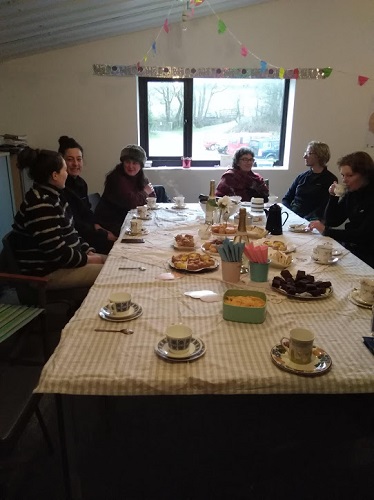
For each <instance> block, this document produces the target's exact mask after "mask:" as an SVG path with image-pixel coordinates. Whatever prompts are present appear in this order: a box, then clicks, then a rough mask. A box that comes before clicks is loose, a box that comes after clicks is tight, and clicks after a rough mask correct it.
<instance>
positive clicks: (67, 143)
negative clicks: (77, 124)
mask: <svg viewBox="0 0 374 500" xmlns="http://www.w3.org/2000/svg"><path fill="white" fill-rule="evenodd" d="M58 142H59V144H60V147H59V150H58V151H59V153H61V155H62V156H63V158H64V160H65V162H66V167H67V171H68V177H67V179H66V183H65V190H64V195H65V198H66V199H67V201H68V203H69V205H70V208H71V211H72V212H73V217H74V226H75V229H76V230H77V231H78V233H79V234H80V236H82V238H83V239H84V240H85V241H87V242H88V243H89V244H90V245H92V246H93V247H94V248H95V250H96V251H97V252H99V253H102V254H106V255H107V254H108V253H109V252H110V249H111V248H112V246H113V243H114V242H115V241H116V239H117V238H116V236H114V234H113V233H112V232H110V231H108V230H106V229H105V228H103V227H101V226H100V224H97V223H96V222H95V216H94V214H93V212H92V210H91V205H90V202H89V200H88V188H87V183H86V181H85V180H84V179H82V177H81V176H80V174H81V172H82V167H83V148H82V146H80V145H79V144H78V142H77V141H76V140H75V139H73V138H72V137H68V136H66V135H63V136H61V137H60V138H59V140H58Z"/></svg>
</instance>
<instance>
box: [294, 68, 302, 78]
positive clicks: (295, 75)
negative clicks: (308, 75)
mask: <svg viewBox="0 0 374 500" xmlns="http://www.w3.org/2000/svg"><path fill="white" fill-rule="evenodd" d="M299 74H300V73H299V68H295V69H294V70H293V76H294V78H296V80H297V79H298V78H299Z"/></svg>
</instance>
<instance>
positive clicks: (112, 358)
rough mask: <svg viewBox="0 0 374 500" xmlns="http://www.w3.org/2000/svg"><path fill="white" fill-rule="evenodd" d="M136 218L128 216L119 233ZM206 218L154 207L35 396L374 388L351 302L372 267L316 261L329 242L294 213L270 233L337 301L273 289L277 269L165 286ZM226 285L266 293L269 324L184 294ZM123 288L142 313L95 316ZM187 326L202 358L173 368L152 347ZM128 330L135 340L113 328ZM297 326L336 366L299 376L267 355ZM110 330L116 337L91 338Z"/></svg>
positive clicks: (360, 317) (361, 318) (366, 314)
mask: <svg viewBox="0 0 374 500" xmlns="http://www.w3.org/2000/svg"><path fill="white" fill-rule="evenodd" d="M131 216H132V214H129V216H128V217H127V219H126V221H125V224H124V227H123V231H124V230H125V229H126V228H127V227H128V223H129V220H130V217H131ZM202 222H203V213H202V212H201V210H200V208H199V205H198V204H191V205H188V206H187V208H186V209H184V210H174V209H173V208H171V205H164V206H162V207H160V208H159V209H158V210H154V211H152V219H151V220H149V221H145V222H144V227H145V228H146V229H147V230H148V231H149V234H147V235H145V236H144V238H145V243H143V244H123V243H121V242H120V241H119V240H118V242H116V244H115V245H114V247H113V250H112V251H111V254H110V256H109V258H108V260H107V262H106V264H105V266H104V268H103V270H102V272H101V273H100V275H99V277H98V279H97V280H96V282H95V284H94V286H93V287H92V288H91V290H90V292H89V294H88V296H87V297H86V299H85V301H84V303H83V304H82V306H81V308H80V309H79V310H78V311H77V313H76V314H75V316H74V317H73V318H72V319H71V321H70V322H69V323H68V325H67V326H66V327H65V328H64V330H63V332H62V337H61V341H60V344H59V345H58V347H57V349H56V351H55V353H54V354H53V355H52V357H51V358H50V360H49V361H48V363H47V364H46V366H45V367H44V370H43V372H42V376H41V379H40V383H39V386H38V388H37V392H46V393H62V394H86V395H160V394H169V395H175V394H179V395H184V394H282V393H284V394H285V393H321V394H322V393H365V392H373V391H374V357H373V355H372V354H371V353H370V352H369V351H368V350H367V349H366V348H365V347H364V346H363V343H362V336H363V335H370V323H371V311H370V310H368V309H363V308H360V307H358V306H356V305H355V304H353V303H352V302H351V301H350V300H349V298H348V296H349V293H350V292H351V290H352V289H353V287H354V286H355V285H356V284H357V282H358V279H359V278H360V277H362V276H367V275H370V276H372V277H373V276H374V270H373V269H371V268H370V267H368V266H367V265H366V264H364V263H363V262H361V261H360V260H358V259H357V258H356V257H354V256H353V255H352V254H350V253H349V252H347V251H346V250H345V249H344V248H342V247H340V245H339V244H338V243H336V242H334V247H335V248H340V249H342V250H343V254H342V256H341V258H340V259H339V261H338V262H337V263H336V264H333V265H328V266H326V265H320V264H317V263H316V262H315V261H313V260H312V259H311V251H312V248H313V246H315V245H316V244H317V243H318V242H321V241H322V240H327V239H328V238H325V237H323V236H321V235H320V234H318V233H309V234H307V233H302V234H299V233H292V232H290V231H289V230H288V223H294V222H302V220H300V219H299V218H298V217H297V216H295V214H293V213H292V212H291V213H290V218H289V220H288V221H287V222H286V224H285V226H284V232H283V235H282V236H276V237H275V236H274V237H273V238H275V239H281V240H283V241H285V242H286V243H288V244H291V243H293V244H295V245H296V246H297V249H296V252H295V253H294V254H293V259H294V261H293V264H292V266H291V267H290V271H291V272H292V273H293V274H295V272H296V270H298V269H303V270H305V271H307V272H308V273H310V274H313V275H314V276H315V277H316V278H317V279H323V280H330V281H331V282H332V284H333V290H334V292H333V295H332V296H331V297H329V298H328V299H324V300H315V301H308V302H306V301H305V302H304V301H297V300H290V299H288V298H286V297H283V296H281V295H280V294H278V293H277V292H274V291H273V290H272V289H271V286H270V284H271V280H272V277H273V276H275V275H278V274H279V270H276V269H271V270H270V275H269V281H268V282H267V283H254V282H251V281H249V278H248V277H244V278H243V280H242V281H241V282H240V283H239V284H236V285H232V284H231V285H230V284H229V283H225V282H223V281H222V279H221V270H220V268H218V270H217V271H214V272H208V273H189V274H187V273H185V274H183V275H182V278H180V279H176V280H173V281H162V280H160V279H158V276H159V275H160V274H161V273H163V272H167V271H169V270H170V269H169V266H168V262H169V261H170V258H171V256H172V255H173V253H175V251H174V249H173V247H172V244H173V238H174V236H175V235H176V234H178V233H183V232H188V233H191V234H194V236H195V238H196V240H197V241H198V245H201V241H200V240H199V238H198V229H199V227H201V224H202ZM127 265H136V266H137V265H139V266H140V265H142V266H144V267H146V271H144V272H142V271H139V270H137V269H134V270H123V271H120V270H118V268H119V267H121V266H127ZM227 288H245V289H250V290H261V291H265V292H266V294H267V297H268V307H267V316H266V320H265V322H264V323H262V324H245V323H236V322H229V321H225V320H224V319H223V317H222V302H221V301H220V302H213V303H207V302H203V301H201V300H199V299H193V298H190V297H188V296H186V295H184V292H186V291H192V290H202V289H204V290H212V291H214V292H217V293H219V294H221V295H222V294H223V293H224V292H225V290H226V289H227ZM117 291H127V292H130V293H131V295H132V300H133V301H134V302H135V303H137V304H139V305H141V307H142V308H143V311H144V312H143V315H142V316H140V317H139V318H137V319H136V320H133V321H130V322H123V323H118V324H117V323H113V322H109V321H105V320H103V319H101V318H100V317H99V316H98V312H99V310H100V308H101V307H102V306H103V305H105V304H106V303H107V299H108V297H109V295H110V294H111V293H113V292H117ZM177 322H183V323H186V324H188V325H189V326H190V327H191V328H192V329H193V331H194V335H195V336H197V337H199V338H201V339H202V340H203V341H204V343H205V345H206V354H205V355H204V356H203V357H201V358H200V359H198V360H196V361H193V362H186V363H170V362H166V361H164V360H163V359H160V358H159V357H158V356H156V354H155V352H154V348H155V345H156V343H157V342H158V341H159V340H160V339H161V338H163V336H164V331H165V328H166V326H167V325H169V324H171V323H177ZM123 326H128V327H130V328H133V329H134V330H135V333H134V334H133V335H123V334H121V333H118V332H116V331H115V330H118V329H119V328H122V327H123ZM294 327H304V328H309V329H311V330H313V331H314V333H315V339H316V340H315V342H316V345H318V346H319V347H321V348H322V349H324V350H325V351H327V353H328V354H329V355H330V356H331V358H332V361H333V366H332V369H331V370H330V371H329V372H328V373H326V374H324V375H322V376H319V377H313V378H312V377H302V376H297V375H294V374H291V373H288V372H285V371H282V370H280V369H279V368H278V367H277V366H275V365H274V364H273V363H272V361H271V358H270V350H271V348H272V347H273V346H274V345H276V344H278V343H279V340H280V338H281V337H283V336H287V335H288V333H289V330H290V329H291V328H294ZM95 328H107V329H109V330H113V331H111V332H95V331H94V329H95Z"/></svg>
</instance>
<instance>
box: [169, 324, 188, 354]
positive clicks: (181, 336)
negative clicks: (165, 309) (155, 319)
mask: <svg viewBox="0 0 374 500" xmlns="http://www.w3.org/2000/svg"><path fill="white" fill-rule="evenodd" d="M165 333H166V339H167V341H168V346H169V350H170V352H171V353H173V354H186V353H188V350H189V347H190V343H191V339H192V330H191V328H189V327H188V326H186V325H183V324H181V323H180V324H178V325H170V326H168V327H167V328H166V332H165Z"/></svg>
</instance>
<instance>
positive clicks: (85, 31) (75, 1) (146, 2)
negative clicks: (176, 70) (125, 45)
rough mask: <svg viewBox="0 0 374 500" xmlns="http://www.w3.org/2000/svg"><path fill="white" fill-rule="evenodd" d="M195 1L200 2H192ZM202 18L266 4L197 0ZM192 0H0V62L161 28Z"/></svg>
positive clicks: (257, 0)
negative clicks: (166, 20) (199, 2)
mask: <svg viewBox="0 0 374 500" xmlns="http://www.w3.org/2000/svg"><path fill="white" fill-rule="evenodd" d="M195 1H196V2H198V1H201V0H195ZM202 1H203V3H201V4H200V5H197V4H196V6H195V9H194V14H193V16H194V17H203V16H208V15H212V14H214V13H220V12H224V11H226V10H233V9H238V8H241V7H246V6H248V5H253V4H257V3H263V2H267V1H269V0H202ZM191 2H192V0H190V1H188V0H0V61H6V60H10V59H15V58H17V57H23V56H29V55H32V54H37V53H41V52H45V51H48V50H51V49H58V48H63V47H69V46H73V45H78V44H81V43H86V42H92V41H95V40H100V39H102V38H108V37H112V36H116V35H123V34H125V33H131V32H134V31H140V30H144V29H148V28H160V27H162V26H163V24H164V21H165V19H166V18H168V22H169V24H172V23H175V22H179V21H181V20H182V14H183V11H184V10H186V8H187V6H188V5H190V4H191Z"/></svg>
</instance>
